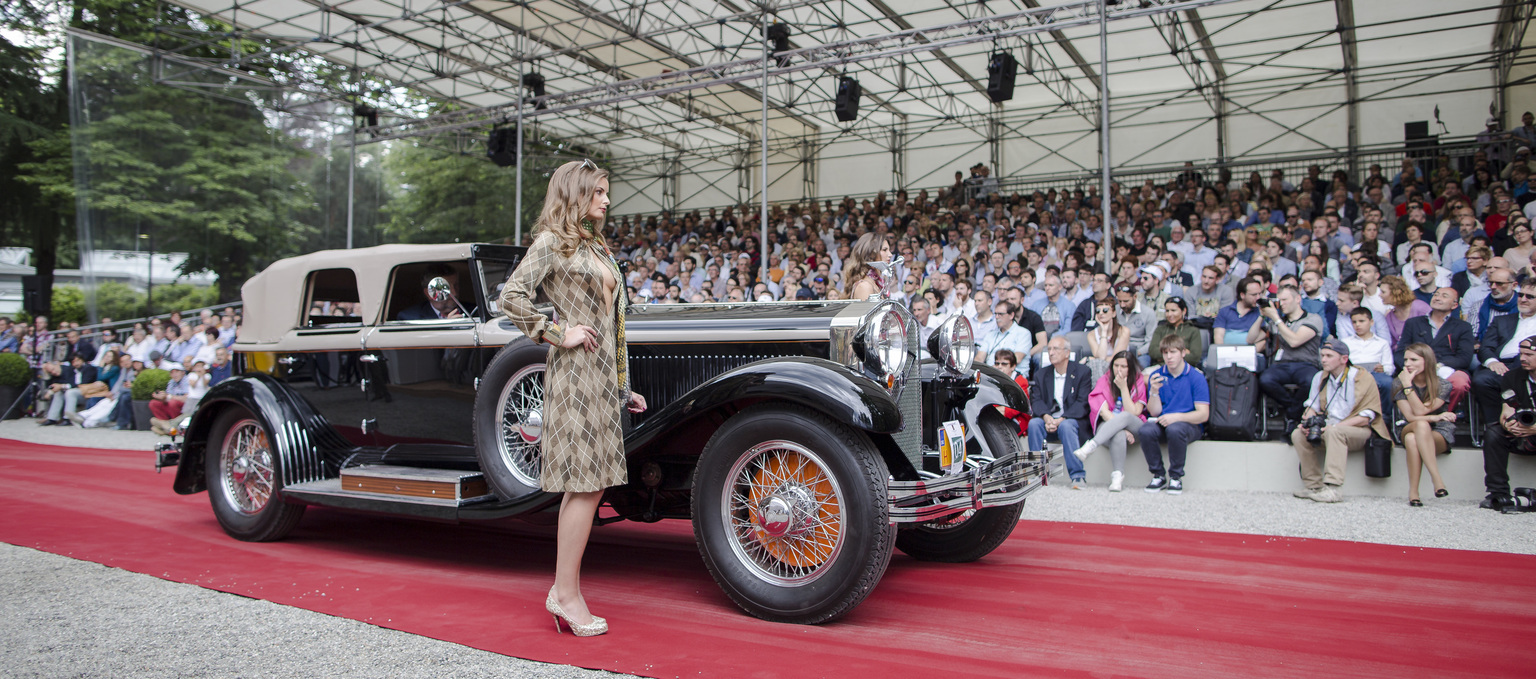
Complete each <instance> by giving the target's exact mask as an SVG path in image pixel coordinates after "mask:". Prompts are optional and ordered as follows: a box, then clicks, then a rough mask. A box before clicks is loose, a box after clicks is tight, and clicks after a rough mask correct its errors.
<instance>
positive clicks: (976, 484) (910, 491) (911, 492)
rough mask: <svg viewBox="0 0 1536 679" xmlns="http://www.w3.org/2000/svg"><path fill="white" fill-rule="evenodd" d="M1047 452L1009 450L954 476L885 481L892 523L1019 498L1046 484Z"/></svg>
mask: <svg viewBox="0 0 1536 679" xmlns="http://www.w3.org/2000/svg"><path fill="white" fill-rule="evenodd" d="M1051 457H1052V454H1051V452H1050V451H1042V452H1038V453H1022V454H1020V453H1009V454H1007V455H1004V456H1003V457H1000V458H998V459H996V460H993V461H990V462H984V463H982V464H980V465H977V466H975V467H970V468H968V469H966V470H965V471H964V472H962V473H959V474H956V475H954V476H942V477H937V478H932V479H923V480H920V481H891V482H889V483H887V484H886V485H887V488H888V490H887V494H888V498H889V502H890V515H891V522H892V523H923V522H927V521H936V520H938V519H942V518H944V517H946V516H949V515H951V514H958V513H960V512H963V511H966V510H968V509H982V508H984V507H998V506H1003V505H1011V504H1015V503H1018V502H1020V501H1022V500H1023V499H1024V498H1025V497H1028V496H1029V494H1030V493H1033V492H1035V491H1036V490H1037V489H1039V488H1040V486H1041V485H1043V484H1044V483H1045V476H1046V465H1047V464H1048V463H1049V462H1050V461H1051Z"/></svg>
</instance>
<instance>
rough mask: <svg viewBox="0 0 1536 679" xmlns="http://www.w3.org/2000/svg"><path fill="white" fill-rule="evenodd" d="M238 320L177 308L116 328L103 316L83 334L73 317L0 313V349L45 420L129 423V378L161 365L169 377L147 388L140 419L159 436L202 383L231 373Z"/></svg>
mask: <svg viewBox="0 0 1536 679" xmlns="http://www.w3.org/2000/svg"><path fill="white" fill-rule="evenodd" d="M239 322H240V318H239V314H238V313H237V312H236V311H235V310H234V309H228V308H226V309H224V311H223V313H220V314H215V313H214V312H213V311H212V310H209V309H203V310H201V312H200V314H199V315H198V316H197V317H196V318H195V319H192V320H184V319H183V318H182V314H181V313H180V312H175V313H171V314H170V315H168V316H166V317H163V318H152V319H150V320H149V321H147V322H136V323H133V324H132V325H124V326H117V325H114V324H113V322H112V319H110V318H104V319H102V322H101V323H99V324H97V325H96V326H91V328H90V330H91V332H90V333H88V334H87V333H83V332H82V329H81V327H80V324H79V323H74V322H66V321H60V322H59V324H58V325H57V326H56V327H54V328H53V329H51V330H50V329H49V323H48V318H47V317H45V316H38V317H36V318H34V319H32V323H30V324H26V323H15V322H12V320H11V319H10V318H8V317H0V352H16V353H19V354H21V355H22V356H24V357H26V358H27V361H28V363H29V365H30V366H31V367H32V369H33V371H34V374H35V376H36V379H37V382H38V385H37V388H36V389H35V394H32V393H29V394H27V395H26V398H25V399H24V400H25V401H26V402H27V403H30V404H31V406H32V408H33V412H34V413H35V414H36V416H37V418H38V420H39V424H42V425H45V426H48V425H55V426H72V425H79V426H83V427H114V428H116V429H131V428H133V424H134V419H133V410H132V398H131V393H132V387H133V382H134V378H135V377H137V376H138V374H139V373H140V372H142V371H144V370H147V369H152V368H153V369H160V370H165V371H167V372H168V373H169V375H170V378H169V381H168V382H167V384H166V386H165V388H164V389H161V390H157V391H155V392H153V393H152V394H150V402H149V404H148V405H149V410H150V412H151V419H150V423H148V424H150V426H151V429H152V430H154V431H155V432H157V433H161V434H164V433H168V432H169V431H171V430H172V429H174V428H175V423H174V421H173V420H174V419H175V418H176V417H177V416H178V415H180V414H181V413H182V412H183V411H184V410H185V411H187V412H191V410H192V408H194V407H195V406H196V404H197V402H198V399H201V398H202V396H203V394H205V393H207V391H208V389H209V388H210V387H212V386H213V385H215V384H218V383H219V382H222V381H224V380H226V379H229V378H230V377H231V375H232V373H233V370H234V366H233V364H232V363H231V362H230V357H231V347H232V345H233V344H234V342H235V332H236V328H238V327H239ZM23 405H26V404H25V403H23V404H18V407H20V406H23ZM10 406H11V404H9V403H7V404H4V407H10ZM141 426H142V425H141Z"/></svg>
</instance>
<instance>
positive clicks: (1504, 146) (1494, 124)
mask: <svg viewBox="0 0 1536 679" xmlns="http://www.w3.org/2000/svg"><path fill="white" fill-rule="evenodd" d="M1487 125H1488V129H1486V130H1483V131H1482V132H1479V133H1477V143H1478V144H1479V148H1480V149H1482V151H1483V153H1484V154H1485V155H1487V156H1488V162H1490V163H1493V166H1494V167H1496V168H1497V167H1500V166H1502V165H1503V164H1504V162H1505V161H1506V160H1508V159H1509V153H1508V150H1509V144H1508V143H1507V142H1508V141H1509V139H1510V138H1511V136H1512V135H1508V134H1504V131H1503V130H1500V129H1499V119H1498V118H1495V117H1493V116H1488V121H1487ZM1527 146H1529V144H1527Z"/></svg>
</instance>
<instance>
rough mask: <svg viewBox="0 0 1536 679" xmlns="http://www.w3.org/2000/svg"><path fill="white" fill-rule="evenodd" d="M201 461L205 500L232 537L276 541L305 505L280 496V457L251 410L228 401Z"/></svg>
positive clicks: (285, 531)
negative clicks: (202, 463)
mask: <svg viewBox="0 0 1536 679" xmlns="http://www.w3.org/2000/svg"><path fill="white" fill-rule="evenodd" d="M206 450H207V452H206V455H207V457H206V459H205V460H204V465H203V468H204V473H205V474H207V480H208V500H209V502H211V503H212V504H213V514H214V516H215V517H217V518H218V520H219V525H220V526H223V527H224V532H226V533H229V534H230V536H231V537H234V538H236V539H239V540H245V541H248V542H267V541H270V540H281V539H282V538H283V537H285V536H287V535H288V533H289V532H290V531H292V530H293V528H294V526H297V525H298V524H299V519H300V518H302V517H303V516H304V505H299V504H289V503H287V502H284V501H283V499H282V497H281V491H282V488H283V483H282V459H281V457H280V456H279V455H278V452H277V447H276V445H275V444H274V443H273V442H272V436H271V434H270V433H269V432H268V431H267V428H266V426H265V425H263V424H262V423H261V420H259V419H257V418H256V416H255V415H254V414H252V413H251V411H249V410H246V409H245V408H242V407H240V406H233V407H230V408H228V409H227V410H225V411H224V412H222V413H220V414H219V417H218V419H217V420H215V421H214V423H213V428H212V429H211V430H209V436H208V445H207V447H206Z"/></svg>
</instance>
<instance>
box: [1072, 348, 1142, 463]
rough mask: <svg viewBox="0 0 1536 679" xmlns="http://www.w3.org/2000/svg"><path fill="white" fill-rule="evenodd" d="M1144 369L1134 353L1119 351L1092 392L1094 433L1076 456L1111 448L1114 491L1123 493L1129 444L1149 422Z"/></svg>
mask: <svg viewBox="0 0 1536 679" xmlns="http://www.w3.org/2000/svg"><path fill="white" fill-rule="evenodd" d="M1140 367H1141V364H1140V363H1139V362H1138V361H1137V360H1136V358H1135V357H1134V356H1132V355H1131V352H1129V351H1122V352H1119V353H1117V354H1115V355H1114V357H1113V358H1111V359H1110V361H1109V370H1108V371H1106V372H1105V373H1104V375H1103V376H1101V377H1099V382H1098V384H1096V385H1094V387H1093V391H1091V392H1089V393H1088V413H1089V415H1088V420H1089V422H1090V423H1091V424H1092V426H1093V431H1094V433H1093V438H1091V439H1088V442H1087V443H1084V444H1083V445H1082V447H1081V448H1078V449H1077V451H1076V454H1077V458H1078V459H1079V460H1082V459H1085V458H1087V457H1088V454H1089V453H1092V452H1093V451H1094V450H1095V449H1097V448H1098V447H1100V446H1104V447H1107V448H1109V458H1110V461H1111V462H1113V463H1114V471H1112V472H1110V473H1109V490H1110V491H1111V492H1116V493H1118V492H1120V489H1121V488H1122V487H1123V485H1124V483H1125V445H1126V444H1127V443H1135V442H1136V436H1135V431H1136V430H1137V428H1139V427H1140V426H1141V424H1142V423H1143V422H1146V421H1147V414H1146V413H1147V380H1146V378H1145V377H1142V375H1141V370H1140Z"/></svg>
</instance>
